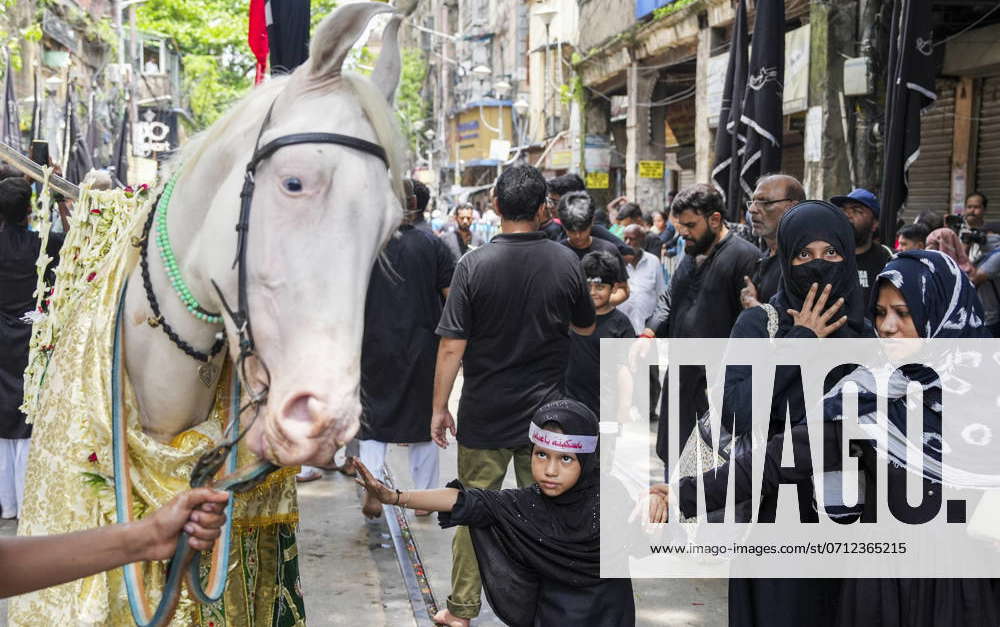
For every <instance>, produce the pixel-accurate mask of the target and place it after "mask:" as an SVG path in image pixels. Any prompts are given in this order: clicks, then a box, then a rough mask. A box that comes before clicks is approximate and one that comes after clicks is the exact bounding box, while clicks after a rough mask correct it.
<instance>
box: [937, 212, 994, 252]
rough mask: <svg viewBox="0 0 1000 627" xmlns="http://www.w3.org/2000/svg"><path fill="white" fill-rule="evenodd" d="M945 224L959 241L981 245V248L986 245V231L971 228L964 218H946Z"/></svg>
mask: <svg viewBox="0 0 1000 627" xmlns="http://www.w3.org/2000/svg"><path fill="white" fill-rule="evenodd" d="M944 223H945V226H947V227H948V228H949V229H951V230H952V231H955V233H956V234H957V235H958V237H959V239H961V240H962V243H963V244H966V245H971V244H979V245H980V246H984V245H985V244H986V231H982V230H980V229H974V228H971V227H970V226H969V225H968V224H966V222H965V219H964V218H963V217H962V216H956V215H948V216H945V217H944Z"/></svg>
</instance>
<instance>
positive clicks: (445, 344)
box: [431, 337, 468, 448]
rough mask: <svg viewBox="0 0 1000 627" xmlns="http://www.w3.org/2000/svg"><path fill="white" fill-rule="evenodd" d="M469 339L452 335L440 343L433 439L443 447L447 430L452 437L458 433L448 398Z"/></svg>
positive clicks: (432, 417)
mask: <svg viewBox="0 0 1000 627" xmlns="http://www.w3.org/2000/svg"><path fill="white" fill-rule="evenodd" d="M466 344H468V341H467V340H459V339H455V338H451V337H443V338H441V342H440V343H439V344H438V354H437V365H436V367H435V369H434V400H433V403H432V404H431V411H432V412H433V413H432V414H431V439H432V440H433V441H434V443H435V444H437V445H438V446H440V447H441V448H448V438H447V436H446V434H445V430H448V431H451V435H452V437H454V436H455V434H456V433H457V431H456V429H455V419H454V418H453V417H452V415H451V412H450V411H448V399H449V398H450V397H451V390H452V388H454V387H455V378H456V377H457V376H458V368H459V366H460V365H461V363H462V356H463V355H465V346H466Z"/></svg>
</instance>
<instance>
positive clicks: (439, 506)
mask: <svg viewBox="0 0 1000 627" xmlns="http://www.w3.org/2000/svg"><path fill="white" fill-rule="evenodd" d="M627 322H628V321H627V320H626V324H627ZM527 435H528V439H529V440H530V441H531V443H532V444H533V445H534V449H533V451H532V455H531V474H532V476H533V477H534V479H535V481H536V482H537V483H536V484H535V485H533V486H531V487H527V488H518V489H510V490H480V489H473V488H468V489H466V488H465V487H464V486H462V484H461V483H459V482H458V481H452V482H451V483H449V484H448V487H446V488H441V489H438V490H416V491H403V492H401V491H399V490H396V491H393V490H390V489H389V488H387V487H386V486H385V485H384V484H383V483H381V482H380V481H378V480H377V479H375V478H374V477H373V476H372V474H371V472H369V471H368V469H367V468H365V467H364V465H362V464H361V462H359V461H355V465H356V467H357V469H358V473H359V475H360V477H359V479H358V480H357V481H358V483H359V484H360V485H362V486H363V487H364V488H365V489H366V490H367V491H368V493H369V494H371V495H373V496H375V498H377V499H378V500H379V501H380V502H382V503H385V504H388V505H399V506H401V507H408V508H413V509H424V510H431V511H438V512H444V513H442V514H441V515H440V516H439V518H438V520H439V523H440V525H441V526H442V527H445V528H447V527H452V526H455V525H466V526H468V527H469V528H470V531H471V535H472V544H473V546H474V547H475V550H476V558H477V559H478V561H479V570H480V574H481V576H482V579H483V586H484V588H485V589H486V598H487V599H488V600H489V602H490V606H491V607H492V608H493V611H494V612H496V615H497V616H498V617H499V618H500V619H501V620H502V621H503V622H504V623H506V624H508V625H513V626H514V627H531V626H541V625H546V626H548V625H588V626H591V627H627V626H631V625H634V624H635V603H634V600H633V597H632V581H631V580H630V579H601V578H600V563H601V559H600V505H599V503H600V501H599V491H600V478H599V472H598V470H599V463H598V454H599V451H598V423H597V417H596V416H595V415H594V413H593V412H591V411H590V410H589V409H587V408H586V407H585V406H584V405H582V404H581V403H578V402H576V401H573V400H568V399H567V400H561V401H553V402H551V403H547V404H545V405H543V406H542V407H541V408H540V409H539V410H538V411H537V412H535V415H534V416H533V417H532V419H531V424H530V428H529V431H528V434H527Z"/></svg>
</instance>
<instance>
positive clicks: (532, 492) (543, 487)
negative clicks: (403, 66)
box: [0, 165, 1000, 627]
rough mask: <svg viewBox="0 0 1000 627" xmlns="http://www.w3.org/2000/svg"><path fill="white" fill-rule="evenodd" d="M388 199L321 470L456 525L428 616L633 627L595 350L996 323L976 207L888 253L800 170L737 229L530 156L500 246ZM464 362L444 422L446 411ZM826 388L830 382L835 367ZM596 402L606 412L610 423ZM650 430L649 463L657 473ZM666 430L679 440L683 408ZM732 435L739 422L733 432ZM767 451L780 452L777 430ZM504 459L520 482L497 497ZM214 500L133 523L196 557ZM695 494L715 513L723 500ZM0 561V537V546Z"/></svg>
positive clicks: (987, 616) (374, 498)
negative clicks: (357, 403) (450, 452)
mask: <svg viewBox="0 0 1000 627" xmlns="http://www.w3.org/2000/svg"><path fill="white" fill-rule="evenodd" d="M405 190H406V206H405V208H404V217H403V221H402V224H401V225H400V226H399V228H398V230H397V232H396V233H395V234H394V236H393V237H392V238H391V239H390V240H389V241H388V243H387V245H386V248H385V251H384V256H383V258H382V259H381V260H380V261H379V263H377V264H376V266H375V268H374V269H373V271H372V275H371V279H370V283H369V289H368V294H367V300H366V308H365V331H364V337H363V341H362V346H363V350H362V360H361V397H362V406H363V410H364V418H363V430H362V432H361V434H360V437H359V439H358V440H359V441H358V442H357V443H355V444H352V445H351V447H352V448H351V449H350V450H349V453H350V455H351V456H350V457H349V458H348V461H347V462H346V463H345V464H343V465H341V466H333V465H332V464H333V461H332V460H331V462H330V463H331V467H332V468H336V469H338V470H340V471H342V472H344V473H345V474H349V475H356V476H357V477H358V481H359V483H360V484H361V485H363V487H364V488H365V495H364V501H363V504H362V511H363V513H364V514H365V515H366V516H369V517H377V516H379V515H381V513H382V506H383V505H384V504H392V505H400V506H404V507H409V508H412V509H414V510H416V515H418V516H426V515H429V514H430V513H431V512H440V515H439V523H440V524H441V526H443V527H451V526H457V527H458V529H457V531H456V533H455V535H454V540H453V544H452V576H451V591H450V594H449V596H448V598H447V607H446V608H444V609H442V610H441V611H440V612H439V613H438V615H437V616H435V621H436V622H437V623H439V624H444V625H451V626H454V627H465V626H467V625H468V624H469V621H470V620H471V619H473V618H475V617H476V616H477V615H478V614H479V612H480V609H481V606H482V601H481V591H482V589H483V587H484V586H485V590H486V592H487V595H488V598H489V601H490V604H491V606H492V607H493V608H494V610H495V611H496V612H497V614H498V615H499V616H500V617H501V618H503V619H504V620H505V621H506V622H508V623H510V624H516V625H551V624H581V625H583V624H586V625H601V626H618V625H621V626H626V625H631V624H634V621H635V608H634V602H633V595H632V589H631V583H630V582H629V581H628V580H602V579H601V578H600V559H599V553H600V552H599V543H600V535H599V508H598V503H599V495H598V486H599V482H598V480H597V467H598V462H597V457H596V451H597V450H598V448H597V447H598V441H599V433H600V429H599V419H598V417H601V418H603V419H604V420H606V421H619V422H621V421H626V420H629V413H630V411H631V404H632V402H631V401H632V397H631V385H632V374H634V373H630V372H628V370H627V368H626V366H621V373H620V375H621V376H620V377H619V379H618V381H616V382H614V383H615V385H614V386H613V388H611V387H609V388H607V389H605V388H603V387H602V381H601V378H600V376H599V366H600V358H599V355H600V350H599V346H600V344H599V342H600V339H602V338H640V339H639V340H637V343H636V345H635V346H637V347H639V350H648V348H649V345H650V344H651V342H648V341H645V340H648V339H651V338H729V337H732V338H768V337H771V338H774V337H789V338H805V339H808V338H845V337H848V338H857V337H886V338H895V337H907V338H944V337H990V336H996V335H997V333H998V332H1000V256H998V255H997V254H996V253H997V252H1000V228H998V226H1000V225H996V224H992V223H986V222H985V219H984V216H985V210H986V207H987V199H986V197H985V195H983V194H982V193H978V192H977V193H973V194H971V195H970V196H969V198H968V199H967V200H966V210H965V212H964V213H963V214H962V215H961V216H946V217H942V216H940V215H937V214H934V213H932V212H924V213H923V214H921V215H920V216H919V217H918V219H917V220H916V221H915V222H914V223H913V224H907V225H904V226H903V227H902V228H900V229H899V233H898V237H897V239H896V241H894V242H886V241H883V240H882V239H881V238H880V237H879V233H878V224H879V218H880V212H881V207H880V205H879V201H878V198H877V197H876V196H875V195H874V194H872V193H871V192H870V191H868V190H864V189H855V190H852V191H851V192H850V193H848V194H844V195H838V196H834V197H832V198H830V199H829V201H824V200H810V199H808V198H807V196H806V193H805V190H804V188H803V186H802V184H801V183H800V182H799V181H798V180H796V179H795V178H794V177H792V176H789V175H786V174H781V173H776V174H769V175H766V176H764V177H762V178H761V179H760V180H759V181H758V183H757V186H756V188H755V189H754V190H753V194H752V195H751V198H750V200H749V201H748V202H747V204H746V208H747V211H746V214H745V219H744V220H742V221H741V223H733V222H730V221H728V220H727V219H726V215H725V209H724V202H723V198H722V196H721V195H720V193H719V192H718V191H717V190H716V189H715V188H713V187H711V186H708V185H703V184H697V185H692V186H690V187H687V188H685V189H682V190H680V191H679V192H678V193H677V194H676V195H674V197H673V198H672V200H671V202H670V205H669V206H668V207H667V208H666V209H664V210H662V211H661V210H659V209H657V210H654V211H648V210H644V209H643V208H641V207H640V206H639V205H637V204H635V203H634V202H629V201H628V200H627V199H624V198H618V199H615V200H614V201H612V203H610V204H609V205H608V206H607V207H598V206H597V205H596V203H595V202H594V200H593V198H592V197H591V195H590V194H589V193H588V192H587V190H586V189H585V186H584V182H583V180H582V179H580V177H579V176H577V175H574V174H567V175H564V176H560V177H556V178H552V179H549V180H546V179H545V178H544V177H543V176H542V174H541V172H539V171H538V170H537V169H535V168H533V167H531V166H528V165H515V166H513V167H510V168H508V169H507V170H505V171H504V172H503V173H502V174H501V175H500V176H499V177H498V178H497V180H496V183H495V186H494V187H493V190H492V195H491V199H490V203H491V206H490V208H489V209H488V211H489V212H490V213H491V214H492V216H494V217H495V218H496V220H495V222H496V224H495V225H492V222H493V218H488V219H487V220H486V222H485V223H487V224H488V225H492V226H496V227H497V228H496V229H493V230H496V233H495V234H492V233H489V232H488V229H481V228H476V225H477V224H482V223H484V222H483V218H482V214H479V213H478V212H476V210H475V209H474V208H472V207H471V206H464V205H463V206H458V207H457V208H456V210H455V212H454V223H455V228H454V229H441V228H435V225H434V218H433V216H431V220H430V221H428V219H427V218H428V216H427V214H426V212H427V206H428V203H429V199H430V192H429V190H428V189H427V188H426V186H424V185H423V184H421V183H419V182H418V181H413V180H408V181H406V185H405ZM30 199H31V189H30V185H29V184H28V183H27V181H25V179H23V178H21V177H20V176H19V175H16V173H12V174H11V173H7V174H6V175H5V180H0V218H2V222H0V316H2V320H0V322H2V323H3V333H2V334H0V340H2V341H3V343H4V351H5V357H4V363H3V364H2V369H0V515H2V516H3V517H6V518H11V517H15V516H16V515H17V512H18V508H19V505H20V500H21V495H22V494H23V490H24V485H23V463H24V460H25V459H26V456H27V448H28V442H29V441H30V440H29V438H30V426H28V425H25V424H24V420H23V415H22V414H20V411H19V409H18V406H19V404H20V388H19V377H20V372H19V370H21V369H23V367H24V362H25V360H26V351H27V338H28V336H29V335H30V327H29V326H28V323H27V322H26V321H24V320H23V319H22V318H23V316H24V313H25V312H26V311H28V310H30V309H32V308H33V303H34V299H33V297H32V291H33V289H34V285H35V259H36V258H37V257H38V254H39V252H40V242H41V240H40V238H38V236H37V234H35V233H33V232H31V231H30V230H28V229H27V226H26V218H27V215H28V212H29V211H30ZM492 226H491V229H492ZM49 241H50V245H51V246H53V249H52V250H50V251H48V254H49V256H50V257H52V258H53V259H57V258H58V242H59V239H58V238H51V239H50V240H49ZM890 245H891V247H890ZM928 284H933V285H934V286H935V289H933V290H929V289H925V286H926V285H928ZM918 285H919V286H921V287H919V288H918V287H916V286H918ZM939 301H943V302H939ZM460 371H461V373H462V377H463V383H462V386H461V394H460V400H459V404H458V411H457V415H453V414H452V412H451V410H450V409H449V399H450V398H451V396H452V392H453V390H454V387H455V385H456V382H457V380H458V376H459V373H460ZM841 374H842V375H843V378H844V380H846V379H848V378H849V377H850V376H851V371H849V370H847V371H845V372H843V373H841ZM650 376H651V381H650V383H651V386H650V387H651V398H650V400H651V407H652V410H651V412H652V413H653V414H654V415H656V414H658V415H662V416H665V415H667V414H666V408H667V406H668V394H667V393H666V391H663V393H661V389H662V388H661V385H660V384H661V381H660V380H659V375H658V374H657V373H656V372H655V370H654V371H653V372H652V373H651V374H650ZM699 376H701V377H702V378H703V377H704V375H698V374H690V375H688V376H682V377H681V380H680V381H679V387H678V389H677V391H676V393H677V394H679V395H680V396H681V397H682V398H684V399H685V402H686V403H688V404H690V405H692V406H693V407H695V409H696V411H695V412H693V413H691V414H686V415H689V416H690V417H693V416H695V415H700V414H701V413H702V412H703V411H705V410H707V402H708V401H707V398H706V397H705V395H704V390H705V389H706V385H705V381H704V380H699V379H698V377H699ZM913 376H914V377H917V378H919V376H920V373H914V374H913ZM603 385H605V386H607V385H608V384H607V383H606V382H605V383H603ZM780 385H781V382H780V381H779V382H776V386H778V387H780ZM794 389H795V388H794V386H789V387H788V394H793V393H794ZM736 393H740V392H739V390H738V389H737V392H736ZM602 398H603V399H605V400H607V399H609V398H610V399H614V402H613V403H610V404H609V403H607V402H605V404H604V407H603V412H602V403H601V401H602ZM928 407H930V405H928ZM609 411H610V412H612V415H608V414H609ZM928 411H933V410H932V409H928ZM937 411H940V409H939V407H938V409H937ZM904 412H905V408H904ZM665 423H666V421H665V420H662V421H660V423H659V425H660V427H661V428H660V429H659V433H658V437H657V444H656V452H657V454H658V455H659V456H660V457H661V458H662V459H663V461H664V464H665V465H666V460H667V444H668V442H667V435H666V434H667V429H666V428H664V425H665ZM680 426H681V428H680V438H681V440H682V441H684V442H686V441H687V440H688V438H690V437H692V431H693V428H694V423H693V418H691V419H689V420H687V422H683V421H682V424H681V425H680ZM747 428H748V426H747V425H736V426H735V429H736V433H735V434H734V435H740V434H741V433H742V432H744V431H745V430H746V429H747ZM449 434H450V436H451V438H454V439H455V440H457V443H456V446H457V453H458V477H457V479H456V480H455V481H451V482H449V483H447V485H446V486H445V487H442V482H441V479H440V474H441V472H440V467H439V450H438V449H439V448H447V447H448V446H450V445H451V444H452V442H451V441H450V439H449ZM389 444H405V445H407V446H408V449H409V461H410V472H411V475H412V478H413V483H414V484H415V486H416V490H410V491H405V492H404V491H399V490H390V489H388V488H387V487H386V486H385V485H384V483H383V482H382V481H383V479H384V474H383V469H384V463H385V458H386V452H387V446H388V445H389ZM774 450H776V451H778V453H774ZM767 451H768V454H769V455H770V454H780V451H781V442H780V436H776V437H775V441H773V442H772V441H769V442H768V444H767ZM726 463H727V464H730V465H733V466H735V467H736V468H737V470H738V472H742V473H744V474H747V473H749V469H748V468H749V466H748V465H749V463H750V462H749V459H745V458H742V457H740V456H739V455H734V456H733V457H732V458H731V459H730V460H729V461H727V462H726ZM511 465H513V469H514V476H515V477H516V480H517V485H518V486H519V487H518V488H516V489H511V490H501V489H500V488H501V484H502V482H503V478H504V476H505V475H506V473H507V471H508V468H509V467H510V466H511ZM782 470H784V469H782ZM317 476H319V470H318V469H315V468H309V467H304V468H303V469H302V473H301V474H300V476H299V477H300V480H303V481H307V480H310V479H313V478H317ZM716 476H717V475H715V473H707V474H706V475H705V477H704V481H705V482H706V485H707V486H708V494H709V495H711V494H718V493H721V494H724V493H725V486H721V487H718V488H713V482H714V481H715V477H716ZM718 476H724V475H718ZM666 478H667V477H665V479H666ZM693 479H694V478H693V477H685V478H683V479H682V480H681V482H680V488H679V495H678V496H679V506H680V508H681V510H682V512H684V513H685V515H694V511H695V510H694V501H693V490H692V489H691V486H690V482H691V481H693ZM765 479H766V481H765V488H766V490H768V491H766V492H765V494H764V497H763V498H764V501H765V502H766V503H770V504H771V506H773V504H774V500H775V494H776V487H775V486H776V485H777V484H778V483H779V482H781V481H783V480H785V479H788V478H787V477H778V476H769V477H766V478H765ZM791 479H792V480H797V481H807V480H811V478H810V477H792V478H791ZM713 490H715V492H713ZM669 491H670V488H669V487H668V486H667V484H666V483H664V484H660V485H656V486H653V488H652V489H651V490H650V497H649V498H650V499H651V500H653V501H654V506H653V507H651V509H650V511H651V512H652V517H653V519H654V520H658V519H662V516H663V515H664V512H665V504H666V499H667V497H668V496H669ZM192 494H193V495H192ZM220 499H221V497H220V496H218V495H215V494H214V493H211V492H208V491H203V492H198V493H197V494H195V493H189V495H188V496H185V497H183V498H181V499H180V501H178V502H175V503H174V504H171V505H170V506H168V507H167V508H164V510H163V511H164V513H163V514H157V515H156V516H159V518H158V519H157V520H159V521H160V522H159V523H158V524H157V525H153V526H152V527H150V528H152V529H154V530H155V532H156V534H157V536H156V537H157V539H158V540H157V541H161V540H163V541H169V540H170V539H173V538H175V536H176V535H177V533H178V530H179V529H180V528H185V529H190V530H191V532H192V535H193V536H194V537H193V539H192V543H196V542H197V543H200V544H198V546H204V545H205V543H206V542H210V540H211V539H212V538H213V537H214V536H215V535H217V529H218V526H219V525H220V524H221V517H220V516H219V512H220V507H219V503H221V502H224V499H222V500H220ZM709 501H710V502H709V508H710V510H711V508H712V506H713V505H716V506H720V507H721V505H719V503H713V502H712V501H711V498H710V499H709ZM762 507H763V506H762ZM858 507H860V508H862V509H863V508H864V507H865V503H863V502H862V503H860V504H859V506H858ZM854 513H856V512H853V511H845V512H840V513H839V514H838V515H845V516H846V515H852V514H854ZM189 519H190V520H189ZM97 539H98V540H100V539H101V538H100V537H97ZM164 539H165V540H164ZM55 541H59V540H58V539H54V540H53V542H55ZM105 541H106V539H105ZM11 546H13V544H11ZM59 546H64V545H59ZM192 546H194V544H192ZM15 548H16V547H15ZM6 550H8V547H7V545H5V544H4V543H0V554H5V555H6V554H7V553H6V552H5V551H6ZM119 557H121V559H125V556H119ZM119 557H116V558H115V559H116V560H119V561H120V559H119ZM112 561H114V560H112ZM112 561H104V562H99V563H94V564H93V566H92V568H100V567H111V566H112V565H113V564H112ZM92 568H91V567H90V566H88V567H87V569H83V570H78V571H72V572H70V573H69V574H68V575H64V576H63V579H64V578H65V576H71V575H74V576H79V575H81V574H85V572H84V570H86V572H91V571H92ZM88 569H89V570H88ZM39 585H49V584H48V583H46V582H44V581H43V582H42V583H40V584H39ZM990 585H991V584H990V582H989V581H985V580H984V581H983V582H980V583H979V584H976V585H966V584H963V583H960V582H959V583H956V582H954V581H950V580H927V581H925V582H923V583H920V584H913V583H911V582H909V581H908V580H880V581H879V584H878V586H874V587H871V586H866V587H860V586H857V585H854V584H853V583H852V582H850V581H841V580H822V581H812V580H736V579H734V580H732V581H731V582H730V593H729V603H730V624H732V625H804V624H816V625H835V624H836V625H849V624H897V625H912V626H924V625H927V626H930V625H987V624H989V625H995V624H996V617H997V614H998V608H997V607H996V606H995V604H994V601H993V600H992V599H993V598H994V597H993V595H992V593H991V589H990ZM2 590H7V588H3V587H0V591H2ZM17 590H19V589H15V592H16V591H17ZM900 599H905V600H906V601H905V602H900V601H899V600H900ZM777 607H781V608H782V609H781V611H780V612H775V608H777Z"/></svg>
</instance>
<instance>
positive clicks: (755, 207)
mask: <svg viewBox="0 0 1000 627" xmlns="http://www.w3.org/2000/svg"><path fill="white" fill-rule="evenodd" d="M805 199H806V192H805V190H804V189H802V183H799V181H798V179H796V178H795V177H793V176H788V175H787V174H767V175H765V176H762V177H761V178H760V179H758V180H757V188H756V189H754V190H753V196H752V197H751V200H750V202H748V203H747V213H748V215H749V218H750V225H751V227H752V228H753V234H754V235H755V236H757V237H759V238H761V239H763V240H764V243H765V244H767V251H766V252H765V253H764V254H763V255H761V256H760V258H759V259H758V260H757V267H756V268H755V269H754V273H753V276H752V277H745V278H744V285H745V286H744V288H743V290H742V291H741V292H740V300H741V301H742V303H743V307H744V308H746V309H749V308H750V307H756V306H757V305H759V304H760V303H766V302H767V301H769V300H771V297H772V296H774V295H775V294H776V293H777V291H778V286H779V285H780V284H781V267H780V265H779V264H778V262H777V259H778V258H777V256H776V255H775V253H776V252H777V251H778V223H779V222H781V216H783V215H785V212H786V211H788V210H789V209H791V208H792V207H794V206H795V205H797V204H798V203H800V202H802V201H803V200H805Z"/></svg>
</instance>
